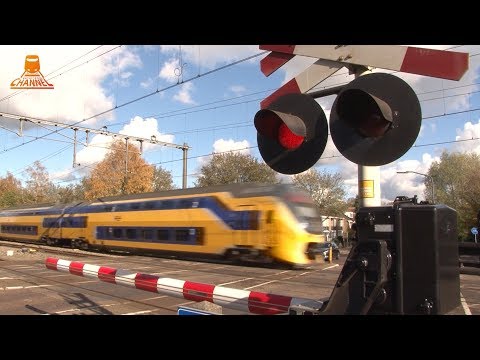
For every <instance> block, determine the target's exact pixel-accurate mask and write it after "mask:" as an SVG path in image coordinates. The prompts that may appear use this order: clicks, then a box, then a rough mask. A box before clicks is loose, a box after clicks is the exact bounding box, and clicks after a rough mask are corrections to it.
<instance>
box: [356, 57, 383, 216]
mask: <svg viewBox="0 0 480 360" xmlns="http://www.w3.org/2000/svg"><path fill="white" fill-rule="evenodd" d="M352 71H353V72H354V74H355V78H358V77H360V76H362V75H365V74H368V73H370V72H371V71H370V69H369V68H368V67H365V66H352ZM357 169H358V198H359V201H360V204H359V205H360V207H365V206H380V205H381V202H382V200H381V199H382V198H381V193H380V167H379V166H364V165H358V166H357Z"/></svg>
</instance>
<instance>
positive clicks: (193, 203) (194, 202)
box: [192, 200, 199, 208]
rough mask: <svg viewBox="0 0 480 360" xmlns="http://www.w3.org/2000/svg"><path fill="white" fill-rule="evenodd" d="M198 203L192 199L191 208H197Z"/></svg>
mask: <svg viewBox="0 0 480 360" xmlns="http://www.w3.org/2000/svg"><path fill="white" fill-rule="evenodd" d="M198 203H199V202H198V201H196V200H195V201H193V202H192V208H198Z"/></svg>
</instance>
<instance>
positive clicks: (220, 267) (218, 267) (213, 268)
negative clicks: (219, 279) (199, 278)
mask: <svg viewBox="0 0 480 360" xmlns="http://www.w3.org/2000/svg"><path fill="white" fill-rule="evenodd" d="M226 267H227V266H226V265H223V266H216V267H212V270H217V269H223V268H226Z"/></svg>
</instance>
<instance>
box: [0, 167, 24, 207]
mask: <svg viewBox="0 0 480 360" xmlns="http://www.w3.org/2000/svg"><path fill="white" fill-rule="evenodd" d="M22 192H23V188H22V183H21V181H20V180H18V179H16V178H15V176H13V174H12V173H10V172H7V175H6V176H5V177H3V178H0V208H4V207H10V206H15V205H19V204H21V203H22Z"/></svg>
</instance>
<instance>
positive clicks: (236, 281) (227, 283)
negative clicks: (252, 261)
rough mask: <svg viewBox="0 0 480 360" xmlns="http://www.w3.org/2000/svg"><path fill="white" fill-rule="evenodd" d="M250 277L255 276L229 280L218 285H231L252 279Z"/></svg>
mask: <svg viewBox="0 0 480 360" xmlns="http://www.w3.org/2000/svg"><path fill="white" fill-rule="evenodd" d="M250 279H253V278H245V279H240V280H235V281H229V282H226V283H223V284H218V285H217V286H225V285H229V284H235V283H238V282H242V281H247V280H250Z"/></svg>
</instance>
